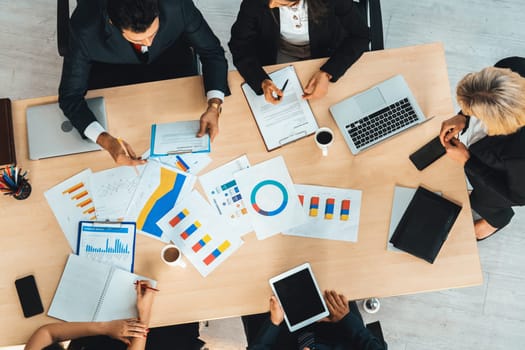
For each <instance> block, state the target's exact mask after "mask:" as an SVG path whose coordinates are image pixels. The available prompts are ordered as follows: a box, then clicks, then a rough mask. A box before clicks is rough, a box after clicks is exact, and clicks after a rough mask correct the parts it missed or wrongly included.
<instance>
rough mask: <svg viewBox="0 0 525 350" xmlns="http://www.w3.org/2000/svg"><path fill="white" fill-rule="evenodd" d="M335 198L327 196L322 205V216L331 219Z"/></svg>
mask: <svg viewBox="0 0 525 350" xmlns="http://www.w3.org/2000/svg"><path fill="white" fill-rule="evenodd" d="M334 206H335V198H327V199H326V203H325V207H324V218H325V219H326V220H332V219H333V217H334Z"/></svg>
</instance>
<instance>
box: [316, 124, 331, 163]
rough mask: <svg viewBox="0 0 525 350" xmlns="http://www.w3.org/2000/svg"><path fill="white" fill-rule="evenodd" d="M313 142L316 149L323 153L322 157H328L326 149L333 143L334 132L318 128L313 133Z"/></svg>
mask: <svg viewBox="0 0 525 350" xmlns="http://www.w3.org/2000/svg"><path fill="white" fill-rule="evenodd" d="M314 140H315V144H316V145H317V147H319V148H320V149H321V151H322V152H323V156H324V157H326V156H327V155H328V147H330V146H331V145H332V144H333V143H334V132H333V131H332V129H330V128H327V127H322V128H319V129H317V131H316V132H315V137H314Z"/></svg>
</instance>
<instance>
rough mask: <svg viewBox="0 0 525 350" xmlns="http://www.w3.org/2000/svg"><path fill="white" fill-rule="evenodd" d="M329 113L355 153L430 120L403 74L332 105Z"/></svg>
mask: <svg viewBox="0 0 525 350" xmlns="http://www.w3.org/2000/svg"><path fill="white" fill-rule="evenodd" d="M330 112H331V113H332V116H333V118H334V120H335V122H336V123H337V126H338V127H339V130H340V131H341V134H342V135H343V138H344V140H345V142H346V144H347V145H348V147H349V148H350V151H351V152H352V153H353V154H358V153H359V152H361V151H363V150H365V149H367V148H369V147H371V146H374V145H376V144H378V143H380V142H382V141H384V140H387V139H388V138H390V137H392V136H394V135H396V134H398V133H400V132H402V131H404V130H406V129H408V128H410V127H412V126H415V125H418V124H421V123H423V122H424V121H425V120H427V119H426V118H425V115H424V114H423V112H422V111H421V108H419V105H418V104H417V101H416V99H415V98H414V96H413V94H412V92H411V91H410V88H409V87H408V84H407V83H406V81H405V79H404V78H403V77H402V76H401V75H396V76H394V77H393V78H390V79H388V80H385V81H383V82H382V83H379V84H377V85H375V86H373V87H371V88H370V89H368V90H366V91H363V92H361V93H359V94H357V95H354V96H352V97H349V98H347V99H345V100H343V101H341V102H339V103H337V104H335V105H333V106H331V107H330Z"/></svg>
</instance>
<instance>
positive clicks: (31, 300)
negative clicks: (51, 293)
mask: <svg viewBox="0 0 525 350" xmlns="http://www.w3.org/2000/svg"><path fill="white" fill-rule="evenodd" d="M15 286H16V292H17V293H18V298H19V299H20V304H21V305H22V310H23V312H24V317H31V316H34V315H38V314H40V313H42V312H44V307H43V306H42V300H41V299H40V294H39V293H38V288H37V287H36V282H35V277H34V276H33V275H29V276H26V277H23V278H19V279H17V280H16V281H15Z"/></svg>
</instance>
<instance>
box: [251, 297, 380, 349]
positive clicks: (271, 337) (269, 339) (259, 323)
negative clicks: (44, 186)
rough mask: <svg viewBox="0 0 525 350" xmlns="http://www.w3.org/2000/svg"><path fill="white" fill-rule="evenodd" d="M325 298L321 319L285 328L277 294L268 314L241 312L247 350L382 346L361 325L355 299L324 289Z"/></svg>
mask: <svg viewBox="0 0 525 350" xmlns="http://www.w3.org/2000/svg"><path fill="white" fill-rule="evenodd" d="M324 299H325V301H326V305H327V307H328V310H329V311H330V315H329V316H328V317H327V318H326V319H324V320H321V321H320V322H316V323H314V324H313V325H310V326H307V327H305V328H303V329H300V330H297V331H295V332H294V333H290V332H289V331H288V328H287V326H286V325H285V324H284V323H283V320H284V313H283V310H282V308H281V306H280V304H279V301H278V300H277V298H276V297H274V296H272V297H271V298H270V315H268V314H258V315H250V316H243V317H242V322H243V325H244V330H245V333H246V338H247V340H248V350H277V349H283V350H290V349H299V350H385V349H386V344H385V343H384V342H383V341H381V340H379V339H377V338H376V337H375V336H374V335H373V334H372V333H371V332H370V331H369V330H368V329H367V328H366V327H365V325H364V323H363V319H362V317H361V314H360V313H359V310H358V308H357V305H356V303H355V302H350V303H349V302H348V300H347V299H346V298H345V296H344V295H342V294H338V293H337V292H335V291H333V290H332V291H325V293H324Z"/></svg>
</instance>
